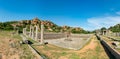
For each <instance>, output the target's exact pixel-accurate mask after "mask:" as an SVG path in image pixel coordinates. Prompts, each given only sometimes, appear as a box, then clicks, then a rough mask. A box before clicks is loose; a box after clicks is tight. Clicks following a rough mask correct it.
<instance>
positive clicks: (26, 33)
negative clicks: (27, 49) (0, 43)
mask: <svg viewBox="0 0 120 59" xmlns="http://www.w3.org/2000/svg"><path fill="white" fill-rule="evenodd" d="M24 29H25V30H24V32H25V36H26V35H27V31H26V29H27V28H24Z"/></svg>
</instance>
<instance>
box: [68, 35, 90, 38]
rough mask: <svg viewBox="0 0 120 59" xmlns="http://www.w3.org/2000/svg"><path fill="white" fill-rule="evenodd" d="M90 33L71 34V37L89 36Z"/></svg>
mask: <svg viewBox="0 0 120 59" xmlns="http://www.w3.org/2000/svg"><path fill="white" fill-rule="evenodd" d="M91 35H92V34H71V36H70V37H72V38H89V37H90V36H91Z"/></svg>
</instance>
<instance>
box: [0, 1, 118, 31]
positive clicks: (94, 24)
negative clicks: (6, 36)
mask: <svg viewBox="0 0 120 59" xmlns="http://www.w3.org/2000/svg"><path fill="white" fill-rule="evenodd" d="M35 17H38V18H39V19H41V20H50V21H52V22H54V23H56V24H58V25H60V26H63V25H68V26H73V27H81V28H84V29H86V30H94V29H99V28H101V27H107V28H108V27H110V26H112V25H115V24H118V23H120V0H0V21H1V22H5V21H12V20H24V19H25V20H26V19H28V20H29V19H33V18H35Z"/></svg>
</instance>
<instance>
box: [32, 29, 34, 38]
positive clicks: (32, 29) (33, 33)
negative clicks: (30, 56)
mask: <svg viewBox="0 0 120 59" xmlns="http://www.w3.org/2000/svg"><path fill="white" fill-rule="evenodd" d="M32 39H34V27H32Z"/></svg>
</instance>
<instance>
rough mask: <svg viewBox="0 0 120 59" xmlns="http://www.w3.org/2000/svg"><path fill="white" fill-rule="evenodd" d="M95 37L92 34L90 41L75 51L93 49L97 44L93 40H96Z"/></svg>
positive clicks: (80, 51) (81, 51)
mask: <svg viewBox="0 0 120 59" xmlns="http://www.w3.org/2000/svg"><path fill="white" fill-rule="evenodd" d="M95 38H96V37H95V36H93V37H92V39H91V41H90V42H89V43H88V44H87V45H86V46H85V47H83V48H82V49H81V50H79V51H76V52H78V53H83V52H86V51H87V50H89V49H91V50H94V49H95V47H96V46H97V43H96V42H95V41H96V39H95Z"/></svg>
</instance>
